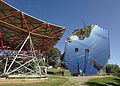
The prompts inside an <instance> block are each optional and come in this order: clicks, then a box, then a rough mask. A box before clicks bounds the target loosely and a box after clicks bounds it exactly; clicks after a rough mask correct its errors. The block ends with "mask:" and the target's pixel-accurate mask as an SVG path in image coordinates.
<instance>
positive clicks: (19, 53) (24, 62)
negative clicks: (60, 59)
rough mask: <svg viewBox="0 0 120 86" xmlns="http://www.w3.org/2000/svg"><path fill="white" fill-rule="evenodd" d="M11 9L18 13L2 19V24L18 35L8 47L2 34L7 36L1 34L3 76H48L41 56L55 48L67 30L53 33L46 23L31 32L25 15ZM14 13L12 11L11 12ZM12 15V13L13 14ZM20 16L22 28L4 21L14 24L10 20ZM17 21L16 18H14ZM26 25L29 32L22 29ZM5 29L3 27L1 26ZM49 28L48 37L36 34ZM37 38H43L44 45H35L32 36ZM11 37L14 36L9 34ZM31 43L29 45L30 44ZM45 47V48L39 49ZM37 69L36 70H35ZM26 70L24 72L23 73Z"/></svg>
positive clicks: (0, 20) (63, 29)
mask: <svg viewBox="0 0 120 86" xmlns="http://www.w3.org/2000/svg"><path fill="white" fill-rule="evenodd" d="M0 2H2V3H4V4H6V5H8V6H10V5H9V4H7V3H5V2H3V1H1V0H0ZM10 7H11V8H13V9H15V10H16V13H13V14H10V15H7V16H6V15H5V14H4V17H1V18H0V23H2V24H5V25H7V26H9V27H12V29H11V30H12V31H14V32H15V33H17V34H16V35H14V36H17V38H16V39H14V41H12V42H10V43H9V44H7V45H4V41H3V39H4V37H2V34H4V35H5V33H2V32H0V40H1V47H0V48H1V50H3V51H4V52H3V58H2V59H1V61H0V62H3V63H4V70H3V74H2V76H7V77H9V76H10V75H11V74H39V75H40V76H42V75H46V73H47V72H46V68H45V66H44V61H43V58H42V56H41V55H43V54H44V53H46V52H48V51H49V50H50V49H52V48H53V46H54V45H55V44H56V43H57V42H58V41H59V40H60V39H59V38H58V39H56V38H55V37H57V36H58V35H60V34H61V33H63V32H64V31H65V28H62V30H59V31H58V32H57V33H55V34H54V33H53V32H52V31H51V29H50V25H52V24H48V23H44V24H42V25H40V26H39V27H34V26H33V27H34V29H32V30H30V29H29V26H30V25H31V26H32V24H29V25H28V23H27V22H26V18H25V17H24V15H25V13H23V12H21V11H20V10H18V9H16V8H14V7H12V6H10ZM11 11H12V10H11ZM11 13H12V12H11ZM15 15H17V16H20V18H21V19H20V20H21V27H18V26H15V25H14V24H11V23H9V22H6V21H4V19H8V21H10V22H12V21H13V20H10V19H9V18H10V17H13V16H15ZM14 20H15V17H14ZM23 23H24V25H25V27H26V28H27V30H25V29H23V28H22V27H23V26H24V25H23ZM0 26H1V27H3V26H2V25H0ZM7 26H4V28H6V29H8V30H9V27H7ZM45 26H46V27H47V29H45V34H47V31H46V30H48V31H49V34H50V35H49V36H48V35H43V34H38V33H35V31H37V30H39V29H41V28H43V27H45ZM15 29H17V30H19V31H22V32H23V33H24V34H23V33H19V32H17V31H16V30H15ZM33 35H34V36H36V37H42V44H41V43H40V44H38V45H35V44H33V43H34V42H35V41H33V39H32V36H33ZM9 36H10V37H12V35H10V34H9ZM21 39H22V40H23V41H22V42H21V43H19V44H18V45H17V47H15V48H14V49H9V47H11V46H13V45H14V44H15V43H17V42H19V40H21ZM46 39H47V41H46ZM53 40H55V41H53ZM28 43H29V44H28ZM26 45H27V46H28V47H27V51H26V50H24V49H23V47H25V46H26ZM42 46H45V47H44V48H42V49H41V48H38V47H42ZM33 67H35V68H33ZM23 69H24V71H23Z"/></svg>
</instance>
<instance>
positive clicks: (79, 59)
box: [64, 24, 110, 74]
mask: <svg viewBox="0 0 120 86" xmlns="http://www.w3.org/2000/svg"><path fill="white" fill-rule="evenodd" d="M75 48H78V52H75ZM109 58H110V44H109V34H108V31H107V30H106V29H104V28H101V27H99V26H98V25H95V24H93V25H90V26H87V27H83V28H81V29H78V30H75V31H74V32H73V33H72V35H71V36H70V37H68V38H67V39H66V45H65V58H64V61H65V65H66V66H67V68H68V69H69V70H70V72H71V73H72V74H76V73H77V72H78V68H79V71H82V72H83V73H85V74H96V73H97V72H98V71H100V69H102V68H103V66H104V65H105V64H106V62H107V61H108V59H109ZM78 64H79V67H78Z"/></svg>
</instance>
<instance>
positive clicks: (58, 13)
mask: <svg viewBox="0 0 120 86" xmlns="http://www.w3.org/2000/svg"><path fill="white" fill-rule="evenodd" d="M4 1H5V2H7V3H9V4H11V5H12V6H14V7H16V8H18V9H19V10H21V11H23V12H25V13H27V14H30V15H32V16H34V17H36V18H38V19H41V20H44V21H46V22H48V23H52V24H56V25H60V26H64V27H66V31H65V33H64V35H63V37H62V39H61V40H60V41H59V43H58V44H57V45H56V46H55V47H58V48H59V49H60V50H61V51H62V52H63V51H64V46H65V45H64V44H65V43H64V41H65V39H66V38H67V37H68V36H70V35H71V33H72V31H73V30H75V29H78V28H81V27H82V26H83V24H82V21H81V20H82V18H83V19H84V21H85V23H86V25H91V24H98V25H100V26H101V27H104V28H106V29H108V30H109V32H110V47H111V59H110V60H109V63H111V64H118V65H119V66H120V61H119V60H120V38H119V37H120V0H4Z"/></svg>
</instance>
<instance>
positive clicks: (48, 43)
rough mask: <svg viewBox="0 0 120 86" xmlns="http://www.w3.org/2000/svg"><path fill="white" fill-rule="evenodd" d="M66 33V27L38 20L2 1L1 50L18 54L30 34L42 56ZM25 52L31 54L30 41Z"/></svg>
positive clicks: (0, 22)
mask: <svg viewBox="0 0 120 86" xmlns="http://www.w3.org/2000/svg"><path fill="white" fill-rule="evenodd" d="M64 31H65V28H64V27H60V26H56V25H53V24H49V23H46V22H44V21H41V20H38V19H36V18H34V17H32V16H30V15H28V14H25V13H23V12H21V11H20V10H18V9H16V8H14V7H12V6H10V5H9V4H7V3H5V2H3V1H0V39H1V44H0V45H1V47H0V48H1V49H2V50H4V51H5V50H8V51H14V52H17V51H18V50H19V48H20V45H22V43H23V42H24V40H25V39H26V38H27V36H28V35H29V34H30V36H31V38H32V42H33V46H34V49H35V51H36V53H37V52H38V51H41V52H42V53H40V54H39V55H41V54H43V53H45V52H48V51H49V50H50V49H52V48H53V46H54V45H55V44H56V43H57V42H58V41H59V40H60V38H61V37H62V35H63V33H64ZM18 45H19V46H18ZM23 50H24V51H27V52H28V53H30V41H27V43H26V44H25V46H24V47H23ZM21 53H22V52H21ZM39 55H38V56H39Z"/></svg>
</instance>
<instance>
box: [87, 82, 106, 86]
mask: <svg viewBox="0 0 120 86" xmlns="http://www.w3.org/2000/svg"><path fill="white" fill-rule="evenodd" d="M86 84H87V85H88V86H107V85H105V84H100V83H96V82H87V83H86Z"/></svg>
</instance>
